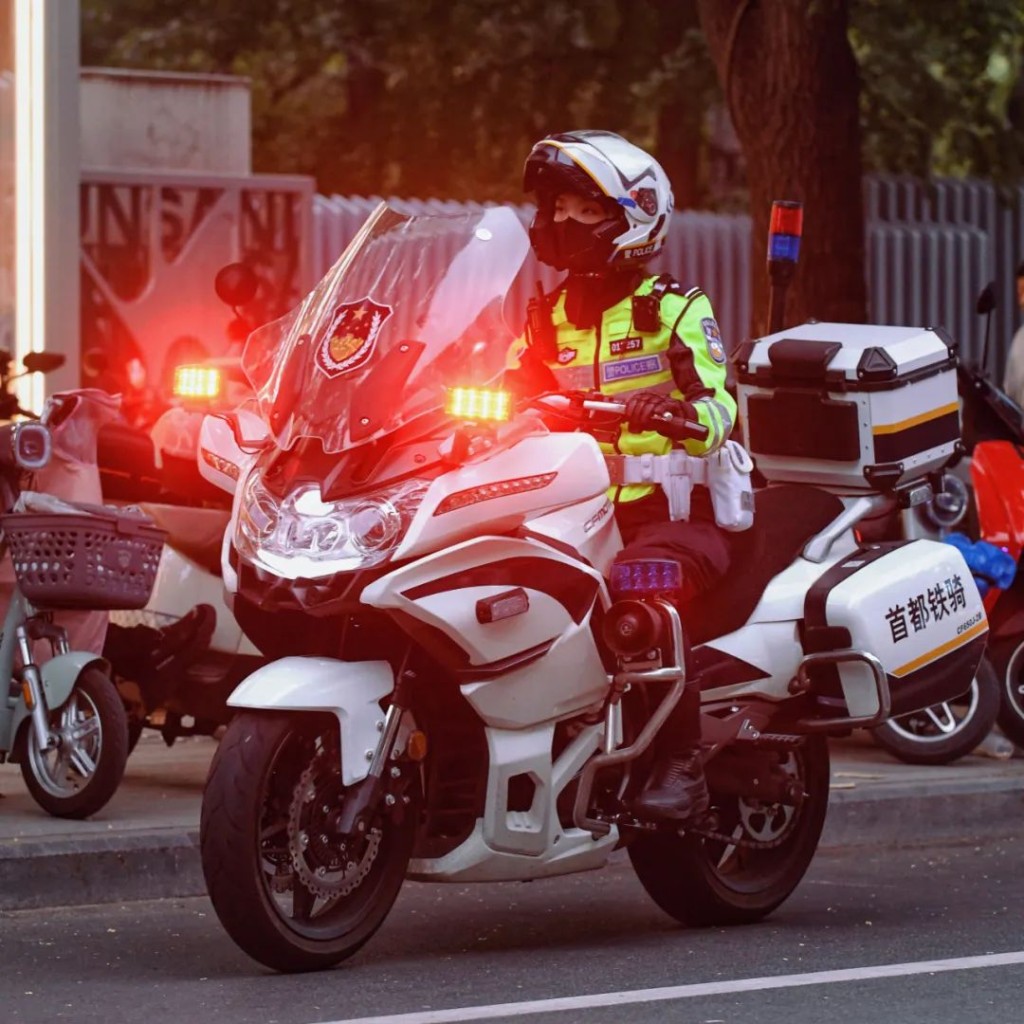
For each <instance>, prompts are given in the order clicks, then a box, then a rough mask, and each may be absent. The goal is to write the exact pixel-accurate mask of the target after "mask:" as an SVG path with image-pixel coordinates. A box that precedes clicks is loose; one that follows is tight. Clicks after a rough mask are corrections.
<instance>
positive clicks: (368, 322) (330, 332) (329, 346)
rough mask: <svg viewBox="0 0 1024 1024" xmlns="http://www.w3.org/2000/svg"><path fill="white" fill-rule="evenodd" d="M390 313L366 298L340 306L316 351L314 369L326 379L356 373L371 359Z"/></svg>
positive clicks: (379, 304)
mask: <svg viewBox="0 0 1024 1024" xmlns="http://www.w3.org/2000/svg"><path fill="white" fill-rule="evenodd" d="M392 312H393V310H392V308H391V307H390V306H384V305H382V304H381V303H379V302H374V300H373V299H371V298H370V297H369V296H367V297H365V298H362V299H357V300H356V301H355V302H346V303H345V304H344V305H341V306H339V307H338V308H337V309H336V310H335V312H334V318H333V319H332V320H331V326H330V327H328V328H327V330H326V331H325V332H324V336H323V340H322V341H321V342H320V345H319V347H318V348H317V350H316V365H317V368H318V369H319V370H320V371H321V372H322V373H324V374H325V375H326V376H328V377H340V376H342V374H345V373H352V371H353V370H358V369H359V368H360V367H361V366H363V365H364V364H365V363H366V362H367V360H369V358H370V356H371V355H373V347H374V345H375V344H376V342H377V335H378V334H380V329H381V327H383V326H384V321H385V320H387V318H388V317H389V316H391V314H392Z"/></svg>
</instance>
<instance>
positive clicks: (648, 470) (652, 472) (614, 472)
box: [604, 449, 708, 520]
mask: <svg viewBox="0 0 1024 1024" xmlns="http://www.w3.org/2000/svg"><path fill="white" fill-rule="evenodd" d="M604 461H605V464H606V465H607V466H608V477H609V479H610V480H611V482H612V484H613V485H618V486H622V485H625V484H655V485H657V486H659V487H661V489H662V490H663V491H664V492H665V497H666V498H667V499H668V510H669V516H670V517H671V518H672V519H674V520H676V519H689V518H690V492H691V491H692V490H693V485H694V484H704V485H705V486H707V482H708V464H707V460H706V459H702V458H699V457H698V456H696V455H689V454H687V453H686V452H684V451H683V450H682V449H676V450H673V451H670V452H667V453H666V454H665V455H654V454H651V453H647V454H645V455H606V456H605V457H604Z"/></svg>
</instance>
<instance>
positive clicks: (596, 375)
mask: <svg viewBox="0 0 1024 1024" xmlns="http://www.w3.org/2000/svg"><path fill="white" fill-rule="evenodd" d="M656 280H657V278H656V277H649V278H646V279H645V280H644V281H642V282H641V283H640V285H639V286H638V287H637V288H636V290H635V291H634V292H633V293H632V294H630V295H627V296H626V297H625V298H624V299H622V300H621V301H619V302H617V303H615V305H613V306H610V307H609V308H608V309H606V310H605V311H604V314H603V315H602V317H601V322H600V323H599V324H598V325H597V326H596V327H593V328H589V329H580V328H577V327H576V326H574V325H573V324H572V323H570V322H569V321H568V320H567V319H566V316H565V291H564V290H563V291H562V292H561V293H560V294H559V295H558V297H557V298H556V299H555V302H554V305H553V308H552V311H551V320H552V323H553V325H554V328H555V340H556V343H557V346H558V357H557V359H556V360H554V361H552V360H548V361H547V366H548V367H549V368H550V370H551V371H552V373H553V375H554V377H555V380H556V381H557V384H558V388H559V390H562V391H588V390H591V389H597V390H599V391H601V392H602V393H603V394H605V395H607V396H608V397H609V398H614V399H616V400H619V401H625V399H627V398H628V397H629V396H630V395H632V394H634V393H635V392H637V391H658V392H662V393H664V394H667V395H670V396H671V397H673V398H680V399H683V400H684V401H687V402H690V403H691V404H692V405H693V407H694V409H695V410H696V412H697V418H698V419H699V420H700V422H701V423H702V424H703V425H704V426H705V427H707V428H708V436H707V438H706V439H705V440H704V441H696V440H687V441H685V442H683V447H684V448H685V449H686V450H687V451H688V452H689V453H690V454H691V455H706V454H708V453H709V452H712V451H714V450H715V449H716V448H719V447H720V446H721V445H722V444H723V443H724V442H725V440H726V439H727V438H728V436H729V433H730V431H731V430H732V426H733V423H734V422H735V420H736V402H735V401H734V400H733V397H732V395H730V394H729V392H728V391H726V388H725V377H726V374H725V360H726V353H725V346H724V344H723V342H722V338H721V333H720V331H719V329H718V323H717V321H716V320H715V314H714V312H713V311H712V308H711V302H710V300H709V299H708V297H707V296H706V295H705V294H704V293H703V292H702V291H701V290H700V289H699V288H691V289H690V290H689V291H687V292H684V293H680V292H678V291H668V292H666V293H665V294H664V295H663V296H662V298H661V302H660V313H661V315H660V320H661V325H660V327H659V329H658V330H656V331H653V332H650V331H648V332H645V331H639V330H637V329H636V328H635V326H634V323H633V297H634V296H642V295H648V294H650V292H651V289H652V288H653V287H654V283H655V281H656ZM523 350H524V343H523V342H519V343H517V345H516V346H515V347H514V348H513V353H512V358H511V360H510V367H511V368H515V366H516V365H517V364H518V357H519V356H520V355H521V354H522V352H523ZM672 444H673V442H672V441H670V440H669V439H668V438H666V437H663V436H662V435H661V434H658V433H656V432H655V431H653V430H647V431H643V432H641V433H632V432H631V431H630V430H629V426H628V424H626V423H623V424H622V425H621V427H620V429H619V436H618V438H617V439H616V440H615V441H614V442H612V443H602V444H601V449H602V451H604V452H606V453H607V454H616V453H617V454H620V455H644V454H647V453H649V452H650V453H653V454H655V455H662V454H664V453H665V452H667V451H668V450H669V449H670V448H671V447H672ZM653 489H654V488H653V487H651V486H650V485H645V484H644V485H629V486H625V487H621V488H619V487H613V488H612V490H611V492H610V493H609V496H610V497H611V498H612V500H613V501H619V502H622V501H635V500H636V499H638V498H642V497H644V496H645V495H647V494H650V493H651V491H653Z"/></svg>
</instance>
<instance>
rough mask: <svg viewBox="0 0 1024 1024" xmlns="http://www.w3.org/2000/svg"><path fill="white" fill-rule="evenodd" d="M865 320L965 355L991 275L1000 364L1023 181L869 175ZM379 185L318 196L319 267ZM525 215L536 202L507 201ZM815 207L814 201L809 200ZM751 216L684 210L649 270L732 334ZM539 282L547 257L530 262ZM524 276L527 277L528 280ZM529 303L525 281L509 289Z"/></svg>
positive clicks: (448, 209)
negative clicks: (693, 295)
mask: <svg viewBox="0 0 1024 1024" xmlns="http://www.w3.org/2000/svg"><path fill="white" fill-rule="evenodd" d="M864 189H865V192H864V195H865V215H866V231H867V238H866V248H867V254H866V267H865V273H866V275H867V283H868V301H869V309H868V316H869V320H870V321H871V322H873V323H881V324H916V325H920V326H942V327H945V328H946V329H947V330H948V331H949V332H950V333H951V334H952V335H953V337H954V338H955V339H956V340H957V341H958V342H959V343H960V346H961V352H962V353H963V355H964V357H965V358H966V359H969V360H972V361H974V360H977V359H978V358H979V357H980V354H981V348H982V340H983V337H984V323H983V321H982V320H981V318H979V317H978V316H977V314H976V313H975V311H974V307H975V301H976V297H977V294H978V292H979V291H980V290H981V288H983V287H984V285H985V284H986V283H987V282H988V281H989V280H995V282H996V285H997V294H998V300H999V305H998V308H997V311H996V313H995V314H994V315H993V322H992V328H991V334H992V337H991V342H990V347H991V350H992V353H991V356H990V366H992V367H993V368H994V369H995V370H996V371H997V372H999V373H1001V372H1002V367H1003V365H1004V362H1005V353H1006V350H1007V348H1008V347H1009V344H1010V339H1011V337H1012V335H1013V331H1014V329H1015V327H1016V325H1017V323H1018V321H1019V313H1018V308H1017V301H1016V292H1015V284H1014V268H1015V267H1016V265H1017V263H1018V262H1019V261H1020V260H1021V259H1022V258H1024V214H1022V210H1024V184H1022V185H1021V186H1020V187H1019V188H1017V189H1015V190H1012V191H1011V192H1010V193H1008V194H1005V195H1000V193H999V192H998V191H997V189H996V187H995V186H994V185H992V184H991V183H989V182H983V181H977V180H964V181H955V180H946V179H943V180H937V181H932V182H921V181H917V180H914V179H910V178H902V177H886V176H875V177H871V178H869V179H867V180H866V181H865V186H864ZM379 201H380V200H379V198H378V197H368V198H367V197H353V196H348V197H346V196H339V195H333V196H322V195H321V196H316V197H315V198H314V204H313V219H314V237H315V242H314V249H315V254H314V272H315V273H317V275H320V274H323V273H324V272H326V270H327V269H328V267H330V266H331V264H332V263H333V262H334V261H335V260H336V259H337V257H338V256H339V255H340V253H341V251H342V250H343V249H344V247H345V245H346V244H347V243H348V241H349V240H350V239H351V238H352V236H353V235H354V234H355V233H356V231H357V230H358V229H359V227H360V226H361V225H362V223H363V221H364V220H365V219H366V217H367V216H368V215H369V213H370V211H371V210H372V209H373V208H374V207H375V206H376V205H377V203H378V202H379ZM389 201H390V202H391V203H392V205H393V206H395V207H396V208H397V209H399V210H402V211H403V212H408V213H427V212H434V213H456V212H460V211H463V210H466V209H472V208H479V207H480V204H475V203H456V202H446V201H441V200H412V199H408V200H400V199H392V200H389ZM513 209H515V210H516V212H517V213H518V214H519V216H520V217H521V218H522V220H523V222H524V223H527V222H528V221H529V218H530V217H531V216H532V212H533V211H532V207H530V206H528V205H522V206H514V207H513ZM809 214H810V215H812V216H813V211H809ZM751 259H752V255H751V222H750V218H749V217H748V216H746V215H726V214H714V213H702V212H696V211H684V212H681V213H677V214H676V216H675V217H674V218H673V221H672V226H671V230H670V233H669V239H668V243H667V245H666V247H665V250H664V252H663V253H662V255H661V256H660V257H659V258H658V260H657V261H655V262H653V263H652V269H653V270H654V271H656V272H659V273H660V272H662V271H668V272H669V273H671V274H673V275H674V276H675V277H676V278H677V279H678V280H679V281H681V282H682V283H683V284H686V285H690V284H700V286H701V287H702V288H703V289H704V290H705V291H706V292H707V293H708V295H709V296H710V297H711V299H712V302H713V304H714V307H715V312H716V314H717V316H718V319H719V321H720V323H721V326H722V334H723V337H724V338H726V339H727V341H728V342H729V344H730V346H732V345H735V344H737V343H738V342H739V341H741V340H742V339H743V338H745V337H746V336H747V334H748V331H749V325H750V317H751V295H750V281H751V271H752V267H751ZM536 269H537V270H538V275H539V276H540V278H541V280H542V281H543V282H544V283H545V285H546V284H548V283H549V282H550V281H552V280H553V278H552V276H551V275H550V274H549V273H548V272H547V271H546V268H539V267H538V268H536ZM532 279H533V278H532V277H529V278H528V279H527V280H532ZM520 300H521V304H522V308H524V309H525V303H526V294H525V290H524V293H523V295H521V296H518V295H516V296H513V297H512V303H513V304H515V303H517V302H519V301H520Z"/></svg>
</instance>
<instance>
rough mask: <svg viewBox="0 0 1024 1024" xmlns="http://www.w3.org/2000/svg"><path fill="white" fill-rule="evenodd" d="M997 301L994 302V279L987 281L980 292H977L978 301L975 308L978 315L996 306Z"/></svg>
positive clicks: (987, 312)
mask: <svg viewBox="0 0 1024 1024" xmlns="http://www.w3.org/2000/svg"><path fill="white" fill-rule="evenodd" d="M997 305H998V303H997V302H996V285H995V281H989V283H988V284H987V285H985V287H984V288H982V290H981V292H980V293H979V294H978V301H977V303H976V304H975V307H974V308H975V310H976V312H977V314H978V316H986V315H987V314H989V313H991V312H992V310H993V309H995V308H996V306H997Z"/></svg>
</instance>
